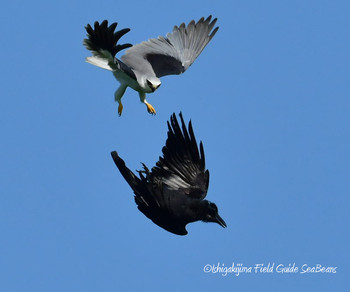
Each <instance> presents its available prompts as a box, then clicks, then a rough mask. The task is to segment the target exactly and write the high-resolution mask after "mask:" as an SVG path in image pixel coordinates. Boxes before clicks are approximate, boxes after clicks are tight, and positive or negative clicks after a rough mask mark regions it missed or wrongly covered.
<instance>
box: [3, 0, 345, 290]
mask: <svg viewBox="0 0 350 292" xmlns="http://www.w3.org/2000/svg"><path fill="white" fill-rule="evenodd" d="M349 11H350V4H349V1H322V0H318V1H304V0H303V1H298V0H297V1H188V0H186V1H181V0H178V1H100V2H96V1H67V0H62V1H56V2H54V1H34V2H33V1H29V2H28V1H27V2H25V1H17V0H11V1H5V2H4V3H3V4H2V8H1V11H0V16H1V26H0V35H1V46H0V50H1V56H2V62H1V78H0V95H1V106H0V111H1V113H0V130H1V143H0V150H1V151H0V152H1V164H0V193H1V194H0V234H1V239H0V290H1V291H4V292H10V291H11V292H12V291H16V292H17V291H20V292H23V291H35V292H40V291H45V292H48V291H50V292H55V291H60V292H62V291H84V292H90V291H154V292H156V291H169V292H170V291H253V290H254V291H256V290H259V291H267V290H269V291H346V290H347V289H346V286H348V287H349V284H348V283H349V281H348V280H346V279H347V278H348V277H349V272H350V270H349V261H350V257H349V192H350V179H349V175H350V169H349V164H350V159H349V144H350V133H349V125H350V115H349V113H350V100H349V96H350V90H349V89H350V67H349V65H350V60H349V59H350V58H349V52H350V38H349V37H350V33H349V31H350V18H349ZM210 14H212V15H213V16H215V17H218V19H219V20H218V25H219V26H220V29H219V31H218V33H217V34H216V36H215V37H214V38H213V40H212V42H211V43H210V44H209V45H208V46H207V47H206V48H205V50H204V51H203V53H202V54H201V55H200V56H199V58H198V59H197V60H196V62H195V63H194V64H193V65H192V67H191V68H189V70H188V71H187V72H185V73H184V74H183V75H182V76H167V77H165V78H163V79H162V81H163V85H162V86H161V87H160V88H159V90H157V92H156V93H154V94H152V95H149V96H148V100H149V102H150V103H151V104H152V105H153V106H154V107H155V109H156V110H157V115H156V116H151V115H149V114H148V113H147V111H146V107H145V106H144V105H143V104H141V103H140V101H139V98H138V95H137V93H136V92H134V91H133V90H131V89H128V90H127V92H126V93H125V95H124V98H123V103H124V112H123V115H122V117H120V118H119V117H118V116H117V104H116V103H115V102H114V97H113V94H114V91H115V90H116V89H117V87H118V83H117V81H116V80H115V79H114V77H113V75H112V74H111V73H110V72H108V71H105V70H102V69H99V68H97V67H94V66H92V65H90V64H87V63H85V62H84V58H85V57H86V56H89V55H90V54H89V52H88V51H87V50H86V49H85V47H83V45H82V40H83V38H84V37H85V35H86V32H85V30H84V26H85V25H86V24H87V23H93V22H94V21H95V20H99V21H101V20H103V19H108V20H109V21H110V22H114V21H117V22H119V26H118V28H120V29H121V28H125V27H130V28H131V32H129V33H128V34H127V35H125V36H124V38H123V39H122V41H123V42H131V43H139V42H141V41H143V40H147V39H148V38H151V37H157V36H158V35H165V34H166V33H167V32H169V31H171V30H172V27H173V26H174V25H179V24H180V23H181V22H183V21H184V22H186V23H188V22H189V21H190V20H192V19H196V20H198V19H199V18H200V17H201V16H208V15H210ZM118 56H119V55H118ZM180 111H182V113H183V115H184V118H185V120H186V121H189V119H192V122H193V127H194V131H195V134H196V137H197V140H198V141H199V140H202V141H203V143H204V148H205V153H206V159H207V167H208V169H209V170H210V174H211V180H210V186H209V192H208V196H207V199H208V200H210V201H213V202H215V203H216V204H217V206H218V208H219V212H220V214H221V216H222V217H223V218H224V220H225V221H226V223H227V225H228V228H227V229H223V228H221V227H220V226H219V225H217V224H205V223H201V222H197V223H193V224H190V225H188V227H187V229H188V231H189V234H188V235H187V236H184V237H181V236H176V235H173V234H171V233H168V232H166V231H164V230H163V229H161V228H159V227H158V226H156V225H154V224H153V223H152V222H151V221H150V220H149V219H147V218H146V217H145V216H144V215H143V214H142V213H140V212H139V211H138V210H137V208H136V205H135V203H134V200H133V194H132V191H131V189H130V188H129V186H128V185H127V183H126V182H125V181H124V180H123V178H122V176H121V175H120V173H119V172H118V170H117V168H116V167H115V165H114V163H113V161H112V158H111V157H110V152H111V151H112V150H117V151H118V152H119V154H120V155H121V157H122V158H124V159H125V161H126V163H127V165H128V166H129V167H130V169H132V170H136V169H140V167H141V164H140V162H144V163H146V164H147V165H148V166H149V167H152V166H153V165H154V164H155V162H156V161H157V159H158V157H159V155H160V154H161V148H162V147H163V145H164V143H165V140H166V131H167V128H166V121H167V120H168V119H169V117H170V115H171V114H172V113H173V112H175V113H179V112H180ZM260 263H261V264H264V265H265V266H267V265H268V264H269V263H270V266H271V265H272V264H274V265H275V266H274V268H276V266H277V265H278V264H283V265H285V266H288V265H289V264H293V263H295V265H296V266H297V267H299V268H301V267H302V265H304V264H306V265H307V266H310V267H312V266H315V265H317V264H320V265H322V266H325V267H329V266H331V267H337V270H336V271H337V273H336V274H321V273H317V274H316V273H314V274H312V273H305V274H301V273H296V274H279V273H277V272H276V271H275V270H274V272H273V273H254V270H253V271H252V273H251V274H240V275H239V276H235V275H234V274H232V273H231V274H228V275H227V276H226V277H225V276H223V275H222V273H212V272H209V273H205V272H204V271H203V269H204V267H205V266H206V265H207V264H210V265H215V266H217V265H218V264H219V265H220V266H223V265H224V266H226V267H230V266H232V264H234V265H237V264H242V266H246V267H249V266H254V265H255V264H260Z"/></svg>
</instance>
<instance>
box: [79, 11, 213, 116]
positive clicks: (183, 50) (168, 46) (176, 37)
mask: <svg viewBox="0 0 350 292" xmlns="http://www.w3.org/2000/svg"><path fill="white" fill-rule="evenodd" d="M211 18H212V17H211V16H209V17H208V18H207V19H204V17H202V18H201V19H200V20H198V21H197V22H195V21H194V20H192V21H191V22H190V23H189V24H188V25H187V26H186V25H185V24H184V23H182V24H181V25H180V26H175V27H174V29H173V31H172V32H171V33H168V34H167V35H166V37H162V36H159V37H158V38H153V39H149V40H148V41H145V42H142V43H140V44H137V45H131V44H122V45H120V44H117V43H118V41H119V39H120V38H121V37H122V36H123V35H124V34H126V33H127V32H129V31H130V29H129V28H125V29H122V30H119V31H116V32H115V29H116V27H117V25H118V23H116V22H115V23H113V24H111V25H110V26H108V21H107V20H104V21H102V22H101V24H100V23H99V22H97V21H96V22H95V24H94V28H92V27H91V25H90V24H88V25H87V26H86V27H85V29H86V31H87V38H86V39H84V42H83V43H84V45H85V46H86V48H87V49H88V50H90V51H91V52H92V56H91V57H87V58H86V61H87V62H88V63H90V64H93V65H95V66H98V67H101V68H103V69H107V70H110V71H112V72H113V74H114V76H115V78H116V79H117V80H118V81H119V82H120V86H119V88H118V89H117V90H116V92H115V94H114V97H115V101H117V102H118V103H119V106H118V114H119V116H120V115H121V114H122V111H123V104H122V102H121V99H122V97H123V95H124V93H125V90H126V88H127V87H131V88H132V89H134V90H136V91H137V92H138V93H139V96H140V101H141V102H142V103H144V104H145V105H146V106H147V110H148V112H149V113H150V114H155V113H156V111H155V109H154V108H153V106H152V105H151V104H149V103H148V102H147V100H146V93H152V92H154V91H155V90H156V89H157V88H158V87H159V86H160V85H161V82H160V79H159V78H160V77H162V76H165V75H176V74H181V73H183V72H185V71H186V70H187V69H188V67H190V66H191V65H192V63H193V62H194V60H195V59H196V58H197V57H198V56H199V54H200V53H201V52H202V51H203V49H204V48H205V46H206V45H207V44H208V43H209V42H210V40H211V39H212V38H213V37H214V35H215V34H216V32H217V31H218V29H219V27H216V28H215V29H213V28H214V26H215V23H216V21H217V18H215V19H213V20H211ZM126 48H129V49H128V50H126V52H125V54H124V55H123V56H122V57H121V59H120V60H119V59H117V58H116V57H115V56H116V54H117V53H118V52H119V51H121V50H123V49H126Z"/></svg>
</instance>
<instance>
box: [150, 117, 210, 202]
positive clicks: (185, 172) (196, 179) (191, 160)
mask: <svg viewBox="0 0 350 292" xmlns="http://www.w3.org/2000/svg"><path fill="white" fill-rule="evenodd" d="M180 118H181V124H182V126H181V127H180V125H179V123H178V121H177V119H176V115H175V114H173V115H172V116H171V119H170V123H169V122H168V138H167V141H166V144H165V146H164V147H163V149H162V152H163V157H160V158H159V161H158V162H157V163H156V166H155V167H153V168H152V171H151V174H150V180H152V181H154V182H156V183H161V184H163V185H164V186H166V187H167V188H168V189H169V190H175V191H177V190H178V191H180V192H181V191H182V192H183V193H184V194H186V195H187V196H189V197H192V198H197V199H204V198H205V196H206V194H207V191H208V185H209V171H208V170H206V169H205V156H204V149H203V144H202V142H200V144H199V149H198V146H197V142H196V138H195V136H194V133H193V129H192V123H191V121H190V122H189V125H188V130H187V128H186V124H185V122H184V120H183V117H182V114H181V113H180Z"/></svg>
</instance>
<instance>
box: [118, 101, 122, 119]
mask: <svg viewBox="0 0 350 292" xmlns="http://www.w3.org/2000/svg"><path fill="white" fill-rule="evenodd" d="M122 112H123V105H122V103H121V102H120V103H119V106H118V115H119V116H121V115H122Z"/></svg>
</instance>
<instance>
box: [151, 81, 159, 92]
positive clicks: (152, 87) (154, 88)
mask: <svg viewBox="0 0 350 292" xmlns="http://www.w3.org/2000/svg"><path fill="white" fill-rule="evenodd" d="M160 85H161V83H160V84H158V85H153V84H152V86H151V90H152V92H155V91H156V90H157V89H158V87H159V86H160Z"/></svg>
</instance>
